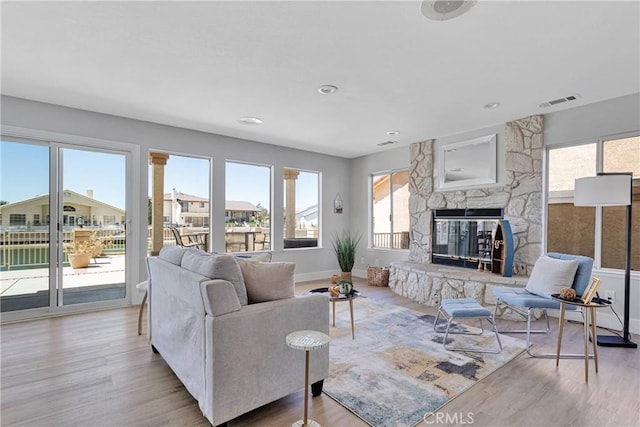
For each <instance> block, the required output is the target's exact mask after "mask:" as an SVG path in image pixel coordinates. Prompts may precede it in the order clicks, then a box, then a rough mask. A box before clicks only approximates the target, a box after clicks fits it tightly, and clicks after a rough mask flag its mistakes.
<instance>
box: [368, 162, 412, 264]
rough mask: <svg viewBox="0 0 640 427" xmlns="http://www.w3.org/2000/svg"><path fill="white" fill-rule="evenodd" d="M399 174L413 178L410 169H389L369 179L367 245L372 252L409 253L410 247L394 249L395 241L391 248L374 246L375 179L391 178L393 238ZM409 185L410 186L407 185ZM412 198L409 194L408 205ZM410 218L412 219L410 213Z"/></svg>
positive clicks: (390, 212) (390, 213)
mask: <svg viewBox="0 0 640 427" xmlns="http://www.w3.org/2000/svg"><path fill="white" fill-rule="evenodd" d="M399 172H406V173H407V176H408V177H410V176H411V171H410V169H409V168H396V169H388V170H383V171H378V172H372V173H371V174H369V177H368V198H369V230H368V233H367V236H368V243H367V248H368V249H371V250H379V251H393V252H409V249H410V248H409V247H407V248H394V247H393V240H392V243H391V247H381V246H374V245H373V244H374V231H375V229H374V219H375V217H374V211H375V209H374V206H375V201H374V197H373V196H374V195H373V191H374V177H380V176H383V175H388V176H389V216H390V218H389V219H390V234H391V236H393V233H394V227H393V213H394V201H393V199H394V197H393V191H392V190H393V175H394V174H396V173H399ZM407 185H409V184H408V183H407ZM409 197H410V194H407V203H408V198H409ZM408 215H409V218H410V212H408ZM408 232H409V233H411V226H409V229H408ZM410 245H411V242H410V240H409V243H408V246H410Z"/></svg>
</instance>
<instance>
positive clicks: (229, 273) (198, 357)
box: [147, 247, 329, 426]
mask: <svg viewBox="0 0 640 427" xmlns="http://www.w3.org/2000/svg"><path fill="white" fill-rule="evenodd" d="M273 264H277V263H273ZM281 264H282V263H281ZM147 267H148V273H149V311H148V316H149V338H150V342H151V345H152V349H153V351H154V352H156V353H160V355H161V356H162V358H163V359H164V360H165V361H166V363H167V364H168V365H169V367H170V368H171V369H172V370H173V372H174V373H175V374H176V376H177V377H178V378H179V379H180V381H182V383H183V384H184V386H185V387H186V389H187V390H188V391H189V393H191V394H192V395H193V397H195V398H196V400H197V401H198V404H199V406H200V409H201V411H202V413H203V414H204V416H205V417H206V418H207V419H208V420H209V422H210V423H211V424H213V425H214V426H217V425H220V424H224V423H226V422H227V421H229V420H231V419H233V418H236V417H238V416H239V415H242V414H244V413H246V412H249V411H251V410H253V409H255V408H258V407H260V406H262V405H264V404H266V403H269V402H272V401H274V400H277V399H280V398H282V397H284V396H286V395H288V394H290V393H292V392H294V391H297V390H300V389H302V388H304V359H305V357H304V352H302V351H299V350H294V349H291V348H289V347H288V346H287V345H286V343H285V337H286V335H287V334H289V333H290V332H293V331H296V330H302V329H312V330H317V331H321V332H324V333H326V334H329V301H328V299H327V297H326V295H320V294H309V295H304V296H295V297H293V298H286V299H279V300H275V301H268V302H260V303H255V304H247V300H248V299H250V297H251V295H249V298H247V293H246V287H245V286H244V279H243V276H242V271H241V269H240V267H239V262H238V261H237V259H236V258H235V257H233V256H231V255H215V254H208V253H206V252H203V251H198V250H196V249H185V248H179V247H165V248H163V249H162V250H161V251H160V254H159V256H157V257H148V258H147ZM291 283H293V278H291ZM310 360H311V365H310V372H309V381H310V383H312V384H313V385H312V393H313V395H314V396H317V395H319V394H320V393H321V391H322V381H323V379H324V378H325V377H326V376H327V375H328V371H329V349H328V348H326V349H323V350H318V351H313V352H311V354H310ZM167 392H169V391H167ZM293 421H295V420H293Z"/></svg>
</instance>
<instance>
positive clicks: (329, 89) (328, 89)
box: [318, 85, 338, 95]
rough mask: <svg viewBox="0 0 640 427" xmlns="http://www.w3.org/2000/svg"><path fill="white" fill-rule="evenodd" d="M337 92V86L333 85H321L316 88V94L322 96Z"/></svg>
mask: <svg viewBox="0 0 640 427" xmlns="http://www.w3.org/2000/svg"><path fill="white" fill-rule="evenodd" d="M337 90H338V86H334V85H322V86H320V87H319V88H318V92H320V93H321V94H323V95H330V94H332V93H334V92H336V91H337Z"/></svg>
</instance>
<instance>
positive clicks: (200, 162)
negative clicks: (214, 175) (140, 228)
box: [148, 153, 211, 249]
mask: <svg viewBox="0 0 640 427" xmlns="http://www.w3.org/2000/svg"><path fill="white" fill-rule="evenodd" d="M165 154H166V155H168V156H169V157H168V158H167V163H166V165H164V167H163V168H164V169H163V174H164V181H163V183H162V186H163V194H162V204H161V205H160V206H162V222H163V226H164V227H165V228H164V239H165V244H169V242H171V243H170V244H174V243H175V238H174V237H173V235H172V234H171V232H170V231H169V230H168V229H167V228H166V227H168V226H170V225H174V226H177V227H180V233H181V234H196V235H198V236H201V237H199V238H201V239H202V240H204V242H205V246H206V248H207V249H209V248H210V246H211V245H210V244H209V223H210V221H209V217H210V205H209V199H210V178H211V159H210V158H201V157H189V156H182V155H179V154H172V153H165ZM153 167H154V166H153V165H150V166H149V171H148V174H149V188H148V194H149V211H150V212H149V218H150V220H149V228H150V229H151V228H152V227H153V225H152V222H153V219H152V211H151V200H152V198H153ZM197 206H200V208H197ZM149 235H150V236H151V235H152V233H151V231H150V232H149Z"/></svg>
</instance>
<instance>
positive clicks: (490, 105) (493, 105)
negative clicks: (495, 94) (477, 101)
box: [482, 102, 500, 110]
mask: <svg viewBox="0 0 640 427" xmlns="http://www.w3.org/2000/svg"><path fill="white" fill-rule="evenodd" d="M499 106H500V103H499V102H489V103H488V104H484V106H483V107H482V108H486V109H487V110H493V109H494V108H498V107H499Z"/></svg>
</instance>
